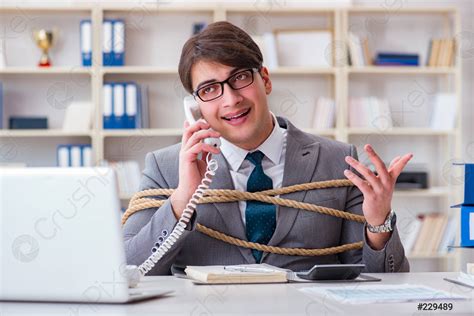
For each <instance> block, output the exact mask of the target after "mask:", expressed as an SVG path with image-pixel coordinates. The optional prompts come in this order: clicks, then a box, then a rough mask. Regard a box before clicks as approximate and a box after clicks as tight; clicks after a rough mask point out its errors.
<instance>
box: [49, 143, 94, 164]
mask: <svg viewBox="0 0 474 316" xmlns="http://www.w3.org/2000/svg"><path fill="white" fill-rule="evenodd" d="M56 151H57V152H56V154H57V155H56V156H57V166H58V167H92V166H93V163H92V147H91V145H84V144H65V145H58V147H57V149H56Z"/></svg>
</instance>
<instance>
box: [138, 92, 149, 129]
mask: <svg viewBox="0 0 474 316" xmlns="http://www.w3.org/2000/svg"><path fill="white" fill-rule="evenodd" d="M139 91H140V95H139V101H138V104H139V106H138V109H139V118H140V122H141V126H140V128H149V127H150V110H149V107H148V86H147V85H142V86H140V87H139Z"/></svg>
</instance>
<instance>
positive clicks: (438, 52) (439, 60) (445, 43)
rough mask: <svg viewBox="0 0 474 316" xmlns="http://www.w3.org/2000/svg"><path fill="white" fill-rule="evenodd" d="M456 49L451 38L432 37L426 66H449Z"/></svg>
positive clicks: (451, 64) (452, 61)
mask: <svg viewBox="0 0 474 316" xmlns="http://www.w3.org/2000/svg"><path fill="white" fill-rule="evenodd" d="M455 51H456V46H455V41H454V39H453V38H445V39H432V40H431V41H430V48H429V51H428V61H427V66H429V67H450V66H453V64H454V55H455Z"/></svg>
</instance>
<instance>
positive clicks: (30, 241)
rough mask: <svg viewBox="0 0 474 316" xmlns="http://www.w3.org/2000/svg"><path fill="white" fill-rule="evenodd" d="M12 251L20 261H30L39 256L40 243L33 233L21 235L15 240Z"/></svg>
mask: <svg viewBox="0 0 474 316" xmlns="http://www.w3.org/2000/svg"><path fill="white" fill-rule="evenodd" d="M12 252H13V256H14V257H15V258H16V259H17V260H18V261H21V262H25V263H28V262H31V261H33V260H34V259H35V258H36V257H37V256H38V253H39V243H38V241H37V240H36V238H34V237H33V236H31V235H20V236H18V237H16V238H15V240H14V241H13V244H12Z"/></svg>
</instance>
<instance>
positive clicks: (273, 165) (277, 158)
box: [220, 113, 287, 225]
mask: <svg viewBox="0 0 474 316" xmlns="http://www.w3.org/2000/svg"><path fill="white" fill-rule="evenodd" d="M271 114H272V117H273V122H274V123H275V124H274V126H273V131H272V133H271V134H270V136H268V138H267V139H266V140H265V141H264V142H263V143H262V144H261V145H260V146H258V147H257V148H256V149H255V150H252V151H251V152H254V151H257V150H260V151H261V152H262V153H263V154H264V155H265V156H264V157H263V159H262V167H263V172H265V174H266V175H267V176H269V177H270V178H271V179H272V181H273V188H274V189H277V188H281V185H282V182H283V169H284V167H285V154H286V135H287V131H286V129H284V128H282V127H280V125H278V121H277V119H276V117H275V115H274V114H273V113H271ZM221 143H222V144H221V147H220V149H221V152H222V155H224V157H225V159H226V160H227V162H228V163H229V166H230V170H229V171H230V175H231V177H232V181H233V182H234V187H235V189H236V190H239V191H247V181H248V179H249V177H250V174H251V173H252V171H253V169H254V168H255V165H254V164H252V163H251V162H250V161H248V160H246V159H245V157H246V156H247V154H248V153H249V152H250V151H248V150H245V149H242V148H240V147H238V146H236V145H234V144H232V143H230V142H229V141H227V140H225V139H224V138H222V137H221ZM245 207H246V201H239V209H240V214H241V217H242V222H243V223H244V225H245ZM276 216H277V218H278V206H277V214H276Z"/></svg>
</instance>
